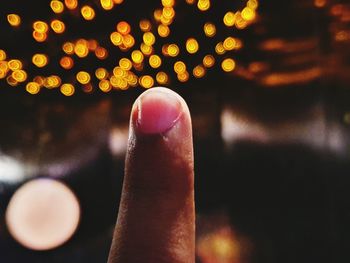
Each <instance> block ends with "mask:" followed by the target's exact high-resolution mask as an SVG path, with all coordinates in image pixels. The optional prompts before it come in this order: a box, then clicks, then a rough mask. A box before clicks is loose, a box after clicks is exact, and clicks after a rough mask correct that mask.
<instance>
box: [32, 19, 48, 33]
mask: <svg viewBox="0 0 350 263" xmlns="http://www.w3.org/2000/svg"><path fill="white" fill-rule="evenodd" d="M33 28H34V30H35V31H37V32H39V33H46V32H47V30H49V26H48V25H47V24H46V23H45V22H44V21H35V22H34V23H33Z"/></svg>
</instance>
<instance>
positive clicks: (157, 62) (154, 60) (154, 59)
mask: <svg viewBox="0 0 350 263" xmlns="http://www.w3.org/2000/svg"><path fill="white" fill-rule="evenodd" d="M149 64H150V66H151V67H152V68H159V67H160V66H161V65H162V59H161V58H160V57H159V56H158V55H152V56H150V57H149Z"/></svg>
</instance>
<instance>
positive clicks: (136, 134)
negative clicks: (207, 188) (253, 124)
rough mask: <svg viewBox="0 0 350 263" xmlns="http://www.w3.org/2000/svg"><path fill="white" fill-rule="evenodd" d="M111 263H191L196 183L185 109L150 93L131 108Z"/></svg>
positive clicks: (168, 95) (162, 92)
mask: <svg viewBox="0 0 350 263" xmlns="http://www.w3.org/2000/svg"><path fill="white" fill-rule="evenodd" d="M128 143H129V145H128V152H127V157H126V170H125V178H124V185H123V193H122V197H121V203H120V208H119V215H118V220H117V225H116V229H115V233H114V238H113V242H112V247H111V251H110V255H109V261H108V262H109V263H129V262H130V263H138V262H142V263H151V262H152V263H155V262H157V263H163V262H164V263H165V262H166V263H175V262H176V263H194V232H195V223H194V220H195V219H194V218H195V215H194V189H193V185H194V178H193V144H192V127H191V119H190V113H189V110H188V107H187V105H186V103H185V102H184V100H183V99H182V98H181V97H180V96H179V95H177V94H176V93H175V92H173V91H171V90H169V89H166V88H153V89H151V90H148V91H146V92H144V93H143V94H142V95H141V96H140V97H139V98H138V99H137V100H136V102H135V103H134V106H133V109H132V112H131V120H130V134H129V142H128Z"/></svg>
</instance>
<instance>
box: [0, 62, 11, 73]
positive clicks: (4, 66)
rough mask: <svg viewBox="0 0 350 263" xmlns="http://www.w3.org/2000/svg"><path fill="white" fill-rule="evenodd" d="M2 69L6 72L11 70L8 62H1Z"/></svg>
mask: <svg viewBox="0 0 350 263" xmlns="http://www.w3.org/2000/svg"><path fill="white" fill-rule="evenodd" d="M0 69H1V70H3V71H6V72H7V71H8V70H9V66H8V64H7V61H0Z"/></svg>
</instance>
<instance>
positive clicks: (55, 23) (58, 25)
mask: <svg viewBox="0 0 350 263" xmlns="http://www.w3.org/2000/svg"><path fill="white" fill-rule="evenodd" d="M50 26H51V28H52V30H53V31H54V32H55V33H57V34H62V33H63V32H64V31H65V30H66V26H65V24H64V23H63V22H62V21H60V20H57V19H55V20H52V22H51V24H50Z"/></svg>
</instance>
